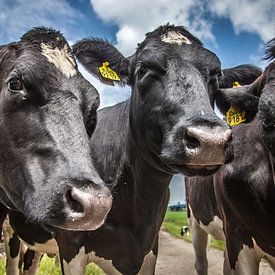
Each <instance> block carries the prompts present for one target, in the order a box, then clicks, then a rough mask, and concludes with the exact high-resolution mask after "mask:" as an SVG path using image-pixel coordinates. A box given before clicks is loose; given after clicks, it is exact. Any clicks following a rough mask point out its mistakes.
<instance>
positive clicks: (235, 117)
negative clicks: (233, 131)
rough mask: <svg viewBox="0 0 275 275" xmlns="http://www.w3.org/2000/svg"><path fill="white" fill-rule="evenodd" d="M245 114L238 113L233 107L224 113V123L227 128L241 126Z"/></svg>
mask: <svg viewBox="0 0 275 275" xmlns="http://www.w3.org/2000/svg"><path fill="white" fill-rule="evenodd" d="M245 119H246V118H245V112H240V111H239V110H237V109H235V108H234V107H233V106H231V107H230V108H229V110H228V111H227V112H226V122H227V124H228V125H229V126H234V125H238V124H241V123H243V122H244V121H245Z"/></svg>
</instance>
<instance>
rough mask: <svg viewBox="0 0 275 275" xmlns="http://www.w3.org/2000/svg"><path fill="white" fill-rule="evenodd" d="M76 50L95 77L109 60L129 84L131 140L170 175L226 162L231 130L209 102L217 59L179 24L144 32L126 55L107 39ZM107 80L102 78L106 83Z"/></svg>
mask: <svg viewBox="0 0 275 275" xmlns="http://www.w3.org/2000/svg"><path fill="white" fill-rule="evenodd" d="M73 48H74V53H75V54H76V56H77V58H78V59H79V60H80V62H81V63H82V64H83V65H84V66H85V67H86V68H87V69H88V70H89V71H90V72H91V73H93V74H94V75H96V76H97V77H99V78H100V79H103V78H102V75H100V70H99V68H100V67H101V66H102V64H106V62H108V63H109V66H110V68H111V69H112V70H113V71H115V72H116V73H117V74H118V76H119V78H120V82H121V83H126V84H128V85H130V86H131V88H132V96H131V100H130V114H129V116H130V128H131V134H132V136H133V138H134V140H135V143H137V144H138V145H139V148H141V149H140V150H142V149H145V150H144V152H150V154H151V155H153V156H157V157H158V160H160V161H161V162H162V164H163V165H164V166H165V167H166V168H167V169H168V170H169V171H170V172H172V173H179V172H182V173H185V174H187V175H197V174H208V173H213V172H214V171H216V170H217V169H218V167H219V166H220V165H222V164H223V163H224V162H226V161H227V159H228V157H229V154H228V155H227V154H226V153H225V152H226V147H227V144H228V141H229V140H230V137H231V130H230V129H229V127H228V126H227V125H226V123H225V122H224V121H223V120H221V119H219V118H218V117H217V116H216V114H215V113H214V111H213V108H212V107H211V104H210V101H211V100H210V95H211V94H212V93H211V91H210V88H209V85H208V84H209V82H215V81H217V77H218V76H219V74H220V72H221V67H220V60H219V59H218V57H217V56H216V55H215V54H213V53H212V52H210V51H209V50H207V49H205V48H204V47H203V46H202V44H201V42H200V41H199V40H198V39H197V38H195V37H194V36H193V35H191V34H190V33H189V32H187V31H186V30H185V29H184V28H182V27H175V26H171V25H166V26H163V27H159V28H158V29H156V30H155V31H153V32H151V33H148V34H147V35H146V38H145V40H144V41H143V42H142V43H141V44H139V45H138V48H137V50H136V52H135V53H134V54H133V55H132V56H131V57H129V58H124V57H123V56H122V54H121V53H120V52H119V51H118V50H117V49H116V48H114V47H113V46H112V45H110V44H109V43H108V42H106V41H103V40H98V39H88V40H83V41H80V42H78V43H77V44H76V45H75V46H74V47H73ZM106 81H109V82H110V80H108V79H105V82H106Z"/></svg>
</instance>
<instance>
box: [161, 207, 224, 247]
mask: <svg viewBox="0 0 275 275" xmlns="http://www.w3.org/2000/svg"><path fill="white" fill-rule="evenodd" d="M183 225H187V226H188V220H187V212H186V211H179V212H175V211H167V212H166V215H165V219H164V223H163V226H164V228H165V230H166V231H168V232H169V233H170V234H172V235H173V236H175V237H177V238H181V239H182V238H183V239H184V240H186V241H189V242H191V239H190V235H189V234H188V235H185V236H184V237H182V236H181V235H180V229H181V227H182V226H183ZM210 246H211V247H215V248H218V249H220V250H224V243H223V242H222V241H217V240H215V239H214V238H211V242H210Z"/></svg>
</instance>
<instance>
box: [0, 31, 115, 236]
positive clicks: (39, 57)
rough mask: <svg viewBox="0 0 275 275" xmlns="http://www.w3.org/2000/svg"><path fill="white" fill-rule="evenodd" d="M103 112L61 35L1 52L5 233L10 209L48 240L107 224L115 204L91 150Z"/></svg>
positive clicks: (45, 35) (36, 34) (0, 189)
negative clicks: (61, 231) (43, 232)
mask: <svg viewBox="0 0 275 275" xmlns="http://www.w3.org/2000/svg"><path fill="white" fill-rule="evenodd" d="M98 105H99V97H98V93H97V91H96V89H95V88H94V87H93V86H92V85H91V84H90V83H89V82H88V81H87V80H85V79H84V78H83V76H82V75H81V74H80V72H79V71H78V68H77V65H76V62H75V58H74V56H73V53H72V52H71V49H70V47H69V45H68V43H67V42H66V40H65V39H64V37H63V36H62V35H61V34H60V33H59V32H57V31H54V30H51V29H47V28H42V27H41V28H36V29H33V30H31V31H29V32H27V33H26V34H24V35H23V36H22V37H21V39H20V41H19V42H15V43H11V44H7V45H2V46H1V47H0V202H1V203H2V204H3V205H2V204H1V213H0V214H1V215H0V216H1V226H2V222H3V218H4V217H5V215H6V213H7V209H9V211H10V212H11V213H14V214H15V215H18V216H21V215H22V216H24V217H25V219H26V220H27V221H28V222H30V223H33V224H36V223H37V224H39V225H40V226H42V227H43V228H44V229H45V230H46V232H48V234H50V235H51V233H49V232H51V231H52V230H57V229H65V230H94V229H97V228H98V227H100V226H101V225H102V224H103V222H104V221H105V218H106V216H107V213H108V212H109V210H110V208H111V204H112V197H111V194H110V191H109V189H108V188H107V187H106V186H105V184H104V182H103V181H102V179H101V178H100V177H99V175H98V173H97V171H96V170H95V168H94V166H93V163H92V160H91V157H90V153H91V151H90V147H89V136H90V135H91V133H92V132H93V130H94V128H95V124H96V110H97V107H98Z"/></svg>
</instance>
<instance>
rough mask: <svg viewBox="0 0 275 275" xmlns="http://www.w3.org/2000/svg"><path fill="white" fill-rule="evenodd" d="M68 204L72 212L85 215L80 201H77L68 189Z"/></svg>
mask: <svg viewBox="0 0 275 275" xmlns="http://www.w3.org/2000/svg"><path fill="white" fill-rule="evenodd" d="M65 197H66V202H67V204H68V206H69V207H70V209H71V210H73V211H74V212H77V213H84V208H83V206H82V205H81V203H80V202H79V201H77V200H76V199H75V198H74V197H73V195H72V189H68V190H67V192H66V194H65Z"/></svg>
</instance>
